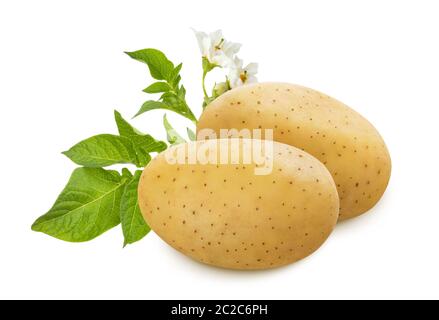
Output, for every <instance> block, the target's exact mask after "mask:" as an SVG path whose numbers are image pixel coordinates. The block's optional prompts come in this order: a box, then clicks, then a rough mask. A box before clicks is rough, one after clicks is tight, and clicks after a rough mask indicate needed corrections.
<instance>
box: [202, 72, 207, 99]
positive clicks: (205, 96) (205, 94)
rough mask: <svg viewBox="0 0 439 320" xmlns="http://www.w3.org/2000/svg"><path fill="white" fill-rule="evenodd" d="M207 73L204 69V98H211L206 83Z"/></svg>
mask: <svg viewBox="0 0 439 320" xmlns="http://www.w3.org/2000/svg"><path fill="white" fill-rule="evenodd" d="M206 75H207V71H206V70H204V71H203V81H202V85H203V93H204V98H209V96H208V95H207V91H206V84H205V80H206Z"/></svg>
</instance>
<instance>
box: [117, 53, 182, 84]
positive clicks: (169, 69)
mask: <svg viewBox="0 0 439 320" xmlns="http://www.w3.org/2000/svg"><path fill="white" fill-rule="evenodd" d="M125 53H126V54H127V55H129V56H130V57H131V58H133V59H135V60H137V61H140V62H143V63H146V64H147V65H148V68H149V72H150V73H151V76H152V77H153V78H154V79H157V80H170V79H171V76H172V74H173V70H174V64H173V63H172V62H171V61H169V60H168V58H167V57H166V56H165V54H164V53H163V52H161V51H159V50H157V49H143V50H138V51H134V52H125Z"/></svg>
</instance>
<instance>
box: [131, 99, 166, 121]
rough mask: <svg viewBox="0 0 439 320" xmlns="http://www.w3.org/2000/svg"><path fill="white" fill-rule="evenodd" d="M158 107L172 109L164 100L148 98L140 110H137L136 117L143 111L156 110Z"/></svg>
mask: <svg viewBox="0 0 439 320" xmlns="http://www.w3.org/2000/svg"><path fill="white" fill-rule="evenodd" d="M156 109H167V110H171V108H170V107H169V106H167V105H166V104H164V103H163V102H160V101H153V100H148V101H146V102H145V103H144V104H143V105H142V106H141V107H140V110H139V111H137V113H136V115H135V116H134V117H137V116H139V115H141V114H142V113H145V112H147V111H151V110H156Z"/></svg>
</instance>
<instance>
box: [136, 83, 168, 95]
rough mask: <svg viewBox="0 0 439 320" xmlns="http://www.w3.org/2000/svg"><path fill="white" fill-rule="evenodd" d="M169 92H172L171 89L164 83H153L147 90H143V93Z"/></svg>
mask: <svg viewBox="0 0 439 320" xmlns="http://www.w3.org/2000/svg"><path fill="white" fill-rule="evenodd" d="M170 90H172V88H171V87H170V86H169V84H167V83H166V82H154V83H153V84H152V85H150V86H149V87H148V88H146V89H143V92H146V93H160V92H168V91H170Z"/></svg>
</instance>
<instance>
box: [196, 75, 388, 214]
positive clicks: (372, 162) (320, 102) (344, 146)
mask: <svg viewBox="0 0 439 320" xmlns="http://www.w3.org/2000/svg"><path fill="white" fill-rule="evenodd" d="M206 128H211V129H213V130H214V131H216V132H217V133H219V130H220V129H222V128H225V129H229V128H235V129H243V128H248V129H256V128H262V129H273V130H274V132H273V134H274V140H275V141H279V142H282V143H286V144H289V145H292V146H295V147H297V148H300V149H302V150H304V151H306V152H308V153H310V154H311V155H313V156H314V157H316V158H317V159H319V160H320V161H321V162H322V163H323V164H325V165H326V167H327V168H328V170H329V171H330V172H331V174H332V176H333V178H334V180H335V182H336V185H337V189H338V193H339V196H340V218H339V219H340V220H344V219H349V218H353V217H356V216H358V215H360V214H362V213H364V212H366V211H368V210H369V209H370V208H372V207H373V206H374V205H375V204H376V203H377V202H378V201H379V199H380V198H381V197H382V195H383V194H384V191H385V190H386V187H387V184H388V182H389V179H390V172H391V160H390V155H389V152H388V150H387V147H386V145H385V143H384V141H383V139H382V138H381V136H380V134H379V133H378V131H377V130H376V129H375V128H374V127H373V126H372V125H371V124H370V123H369V122H368V121H367V120H366V119H365V118H363V117H362V116H361V115H360V114H358V113H357V112H355V111H354V110H352V109H350V108H349V107H347V106H346V105H344V104H343V103H341V102H339V101H337V100H335V99H333V98H331V97H329V96H327V95H325V94H322V93H320V92H317V91H315V90H312V89H308V88H305V87H302V86H298V85H292V84H287V83H260V84H254V85H248V86H243V87H240V88H237V89H233V90H231V91H229V92H227V93H225V94H224V95H222V96H220V97H219V98H218V99H216V100H215V101H213V102H212V103H211V104H210V105H209V106H207V108H206V109H205V111H204V113H203V114H202V116H201V118H200V121H199V123H198V127H197V129H198V131H199V130H200V129H206Z"/></svg>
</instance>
